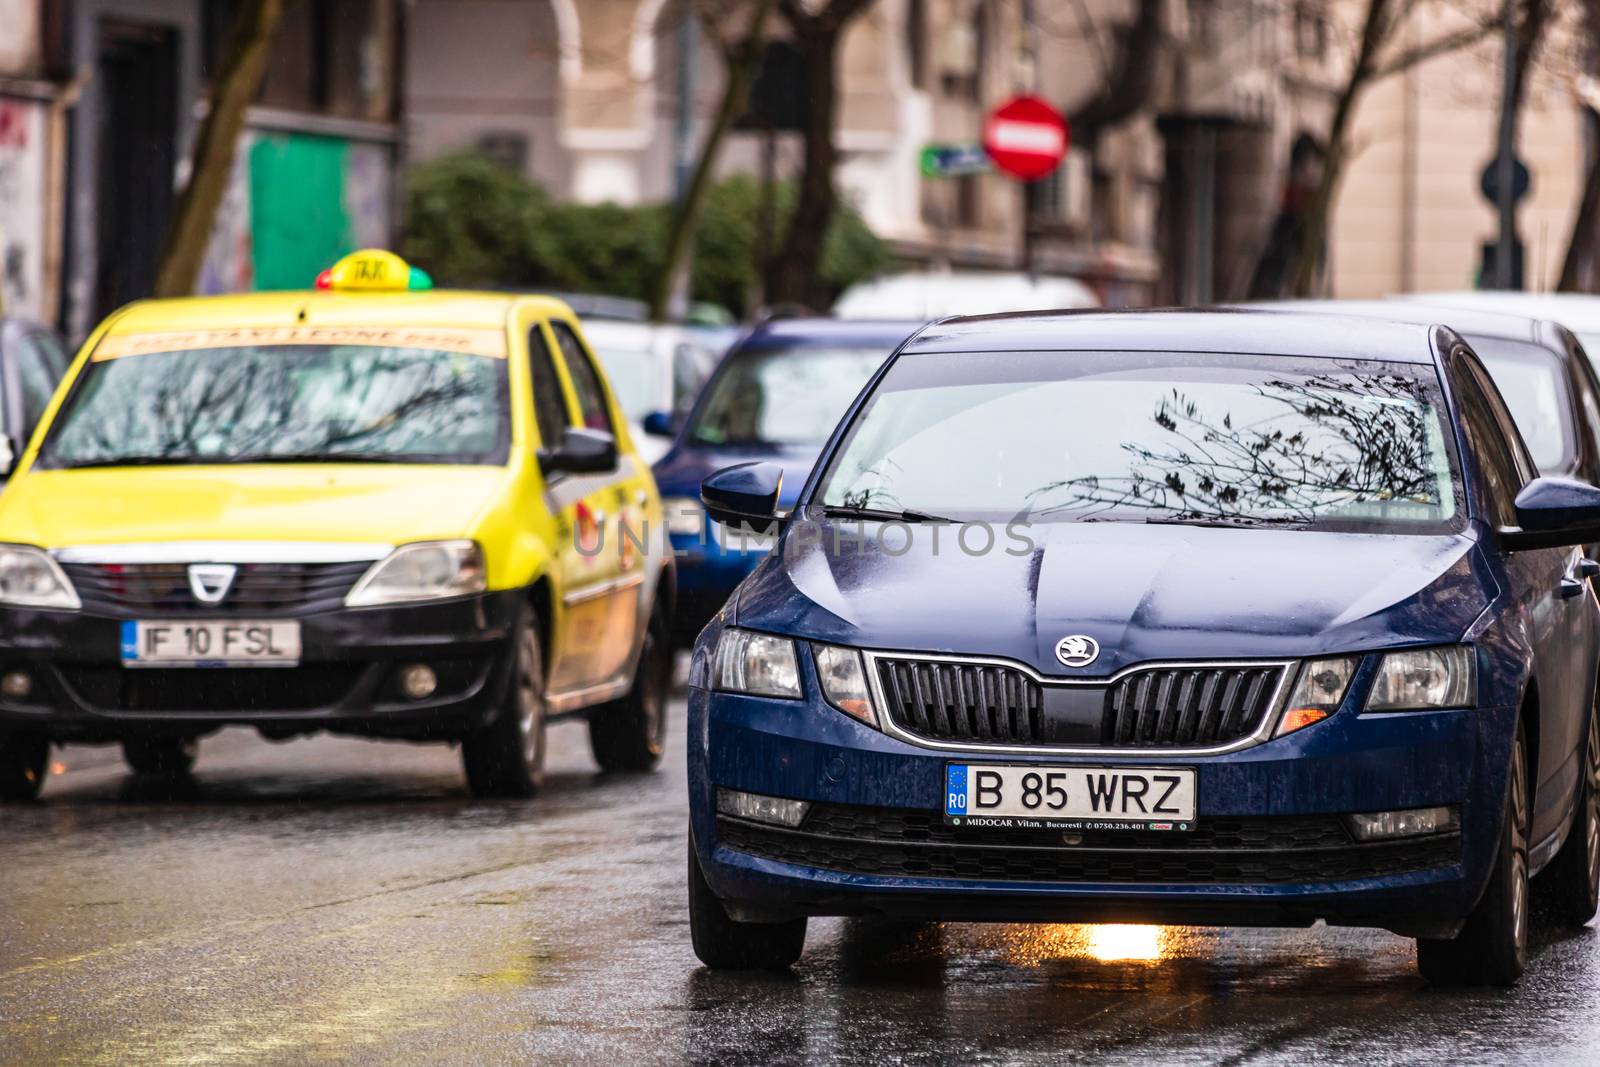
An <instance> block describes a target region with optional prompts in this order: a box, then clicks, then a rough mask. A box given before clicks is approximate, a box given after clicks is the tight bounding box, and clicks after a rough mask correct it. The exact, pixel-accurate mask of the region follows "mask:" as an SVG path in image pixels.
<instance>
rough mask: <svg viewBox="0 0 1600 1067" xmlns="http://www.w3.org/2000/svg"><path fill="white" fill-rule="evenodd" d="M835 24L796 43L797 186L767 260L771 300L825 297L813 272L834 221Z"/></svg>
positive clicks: (811, 302) (808, 302)
mask: <svg viewBox="0 0 1600 1067" xmlns="http://www.w3.org/2000/svg"><path fill="white" fill-rule="evenodd" d="M839 37H840V31H839V28H837V27H834V26H820V27H819V26H813V27H811V28H809V29H808V30H806V31H804V32H803V33H797V34H796V40H795V44H796V46H797V47H798V48H799V49H800V54H801V55H802V56H803V57H804V58H805V67H806V126H805V131H804V138H805V139H804V146H805V147H804V156H803V162H802V164H801V168H800V189H799V193H798V195H797V196H796V198H795V205H794V212H793V213H792V214H791V215H790V217H789V225H788V227H787V228H786V229H785V231H784V238H783V242H782V244H781V245H780V246H779V247H778V252H777V254H776V255H775V256H773V258H772V259H771V260H770V261H769V262H768V263H767V269H766V277H767V284H766V291H767V302H768V303H769V304H783V303H792V304H801V305H805V306H807V307H817V306H819V305H821V304H822V303H824V301H825V296H826V294H824V293H823V292H822V291H821V289H822V287H821V285H820V284H819V282H818V279H817V275H818V273H819V270H820V268H821V266H822V249H823V241H824V239H825V238H826V236H827V232H828V224H829V223H830V222H832V221H833V207H834V187H833V168H834V166H835V164H836V163H837V162H838V150H837V149H836V148H835V146H834V143H833V129H834V121H835V118H836V115H837V112H838V109H839V94H838V85H837V82H836V79H835V67H836V66H837V64H838V58H839V57H838V52H839Z"/></svg>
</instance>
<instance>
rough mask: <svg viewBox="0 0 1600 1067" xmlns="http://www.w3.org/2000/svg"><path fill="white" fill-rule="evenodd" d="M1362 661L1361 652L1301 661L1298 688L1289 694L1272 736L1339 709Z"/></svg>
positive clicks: (1304, 724) (1289, 730)
mask: <svg viewBox="0 0 1600 1067" xmlns="http://www.w3.org/2000/svg"><path fill="white" fill-rule="evenodd" d="M1360 662H1361V657H1359V656H1337V657H1332V658H1329V659H1308V660H1306V661H1305V662H1304V663H1303V664H1301V665H1300V676H1299V677H1298V678H1296V679H1295V683H1294V692H1292V693H1290V694H1289V704H1288V706H1287V707H1286V708H1284V709H1283V718H1281V719H1279V720H1278V729H1277V731H1276V732H1274V733H1273V735H1272V736H1274V737H1282V736H1283V735H1284V734H1292V733H1294V732H1295V731H1296V730H1303V729H1305V728H1306V727H1307V726H1310V725H1311V724H1312V723H1315V722H1321V721H1322V720H1323V719H1326V718H1327V717H1328V716H1329V715H1332V714H1333V713H1334V712H1336V711H1338V710H1339V705H1340V704H1341V703H1343V702H1344V694H1345V691H1346V690H1347V689H1349V688H1350V679H1351V678H1353V677H1355V673H1356V666H1357V665H1358V664H1359V663H1360Z"/></svg>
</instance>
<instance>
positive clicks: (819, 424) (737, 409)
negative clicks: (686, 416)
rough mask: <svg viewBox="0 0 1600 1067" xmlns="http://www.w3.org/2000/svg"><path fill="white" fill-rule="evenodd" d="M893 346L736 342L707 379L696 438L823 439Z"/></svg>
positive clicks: (721, 441) (750, 441)
mask: <svg viewBox="0 0 1600 1067" xmlns="http://www.w3.org/2000/svg"><path fill="white" fill-rule="evenodd" d="M892 350H893V347H892V346H884V347H882V348H824V347H820V346H817V347H812V346H802V345H795V346H790V347H785V348H746V349H739V350H736V351H735V352H734V353H733V354H732V355H730V356H729V357H728V360H727V362H726V363H725V364H724V365H723V366H722V368H721V369H720V370H719V371H718V372H717V375H716V377H715V378H714V379H713V380H712V382H711V384H710V385H709V386H708V387H707V393H706V397H705V400H704V401H703V402H702V403H701V404H700V407H699V409H698V411H696V413H695V415H694V421H693V422H692V423H691V424H690V426H689V440H690V441H692V442H694V443H695V444H701V445H801V446H807V445H808V446H812V447H815V446H817V445H820V444H822V442H824V441H826V440H827V439H828V435H829V434H831V433H833V428H834V427H835V426H836V425H838V422H839V417H840V416H841V415H843V414H844V413H845V409H847V408H848V407H849V406H850V402H851V401H852V400H854V399H855V398H856V394H857V393H859V392H861V387H862V386H863V385H864V384H866V381H867V379H868V378H870V377H871V376H872V372H873V371H875V370H877V369H878V367H879V366H880V365H881V364H882V363H883V361H884V360H885V359H886V358H888V356H889V353H890V352H891V351H892Z"/></svg>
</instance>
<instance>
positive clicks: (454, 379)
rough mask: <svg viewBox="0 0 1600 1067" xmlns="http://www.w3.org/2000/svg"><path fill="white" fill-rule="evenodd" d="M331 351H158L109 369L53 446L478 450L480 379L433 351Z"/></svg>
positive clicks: (186, 451) (69, 453)
mask: <svg viewBox="0 0 1600 1067" xmlns="http://www.w3.org/2000/svg"><path fill="white" fill-rule="evenodd" d="M340 352H341V350H338V349H333V350H324V349H300V350H298V351H285V350H283V349H278V350H276V351H272V350H267V351H263V350H259V349H237V350H217V351H209V352H206V351H202V352H195V353H164V354H160V355H159V356H153V357H141V359H148V360H150V362H147V363H144V364H143V365H142V366H140V367H138V368H130V369H129V370H128V371H127V372H125V373H124V375H123V376H120V377H118V376H113V374H112V373H111V371H112V368H106V370H105V371H102V373H105V374H106V375H107V376H106V378H104V379H102V380H101V381H99V382H97V383H94V384H95V385H96V386H97V388H95V389H92V390H91V391H90V392H89V393H87V394H86V395H85V396H84V398H83V402H82V403H81V404H80V405H78V408H79V410H78V411H76V412H73V413H72V417H71V418H69V420H68V422H67V425H65V426H64V428H63V431H62V434H61V437H60V439H59V441H58V442H57V444H56V446H55V447H54V448H53V450H52V451H53V452H54V453H55V454H56V455H58V456H60V457H61V458H64V459H68V460H69V461H78V462H81V461H95V460H104V459H109V458H115V457H119V456H129V455H139V456H162V457H170V458H174V459H182V458H207V457H216V458H235V457H240V456H252V455H262V456H271V455H274V454H293V453H308V454H312V453H353V452H357V451H361V450H366V451H370V452H373V453H380V454H384V453H395V454H403V453H406V452H408V451H411V452H435V451H443V452H452V451H460V450H462V449H463V448H464V447H465V448H477V447H479V445H478V444H477V442H475V441H474V440H473V435H474V434H475V433H477V432H479V429H480V427H481V426H483V422H482V420H483V419H484V418H485V417H490V418H493V417H494V416H495V412H496V409H495V407H494V405H493V399H492V395H493V394H492V386H490V385H488V384H487V383H486V381H485V376H484V375H483V374H481V373H461V372H460V369H459V364H457V363H454V362H452V360H451V357H448V356H446V355H444V354H442V353H434V352H425V351H412V350H407V349H393V350H378V349H357V350H355V351H354V352H353V353H351V352H350V350H343V352H344V353H345V354H343V355H342V356H341V355H340ZM158 359H159V360H160V361H161V362H159V363H156V362H155V361H156V360H158ZM152 364H154V365H152ZM472 369H473V371H476V370H477V368H472ZM419 444H420V446H421V447H418V446H419Z"/></svg>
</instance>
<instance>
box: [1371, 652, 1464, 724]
mask: <svg viewBox="0 0 1600 1067" xmlns="http://www.w3.org/2000/svg"><path fill="white" fill-rule="evenodd" d="M1477 665H1478V658H1477V657H1476V656H1475V655H1473V652H1472V648H1471V647H1470V646H1468V645H1451V646H1449V647H1448V648H1413V649H1407V650H1406V651H1404V652H1390V653H1387V654H1386V655H1385V656H1384V657H1383V659H1382V660H1380V661H1379V662H1378V676H1377V677H1376V678H1374V679H1373V681H1372V692H1371V693H1369V694H1367V707H1366V710H1368V711H1421V710H1424V709H1427V708H1470V707H1472V706H1473V705H1474V704H1476V703H1477V702H1478V670H1477Z"/></svg>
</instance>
